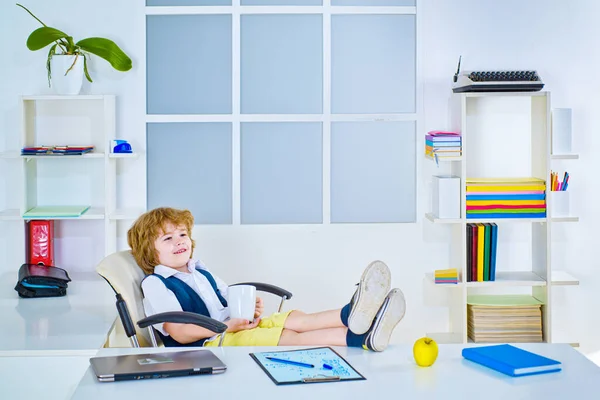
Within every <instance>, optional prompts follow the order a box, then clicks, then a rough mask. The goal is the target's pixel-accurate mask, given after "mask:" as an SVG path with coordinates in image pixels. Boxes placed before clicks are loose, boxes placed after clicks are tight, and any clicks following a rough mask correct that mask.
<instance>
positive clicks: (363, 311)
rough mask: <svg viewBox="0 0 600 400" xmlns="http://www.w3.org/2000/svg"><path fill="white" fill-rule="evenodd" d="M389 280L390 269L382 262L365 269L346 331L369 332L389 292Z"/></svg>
mask: <svg viewBox="0 0 600 400" xmlns="http://www.w3.org/2000/svg"><path fill="white" fill-rule="evenodd" d="M391 280H392V276H391V273H390V269H389V268H388V266H387V265H386V264H385V263H384V262H382V261H373V262H372V263H371V264H369V265H368V266H367V268H365V270H364V272H363V274H362V276H361V278H360V284H359V285H358V291H357V293H356V298H355V301H354V306H353V307H352V311H351V312H350V316H349V317H348V329H350V330H351V331H352V332H353V333H355V334H357V335H362V334H363V333H365V332H366V331H368V330H369V328H370V327H371V324H372V323H373V318H375V315H376V314H377V311H379V308H380V307H381V305H382V304H383V301H384V300H385V298H386V296H387V294H388V292H389V290H390V286H391Z"/></svg>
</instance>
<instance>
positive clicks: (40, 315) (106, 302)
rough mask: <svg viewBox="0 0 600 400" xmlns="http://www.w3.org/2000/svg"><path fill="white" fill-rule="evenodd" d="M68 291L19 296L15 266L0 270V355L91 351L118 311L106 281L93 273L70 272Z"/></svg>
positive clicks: (105, 334)
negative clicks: (53, 294) (45, 295)
mask: <svg viewBox="0 0 600 400" xmlns="http://www.w3.org/2000/svg"><path fill="white" fill-rule="evenodd" d="M70 277H71V279H72V281H71V282H69V287H68V289H67V295H66V296H63V297H48V298H36V299H23V298H20V297H19V296H18V294H17V292H16V291H15V290H14V287H15V285H16V283H17V271H14V272H5V273H3V274H2V275H0V315H2V322H1V325H0V328H1V329H0V356H3V355H35V354H43V353H44V352H46V353H48V352H50V353H55V354H72V355H75V354H95V352H96V351H97V350H98V349H99V348H101V347H102V346H103V344H104V342H105V341H106V338H107V335H108V333H109V331H110V328H111V326H112V324H113V322H114V321H115V318H116V317H117V311H116V308H115V297H114V294H113V292H112V290H111V288H110V286H109V285H108V284H107V283H106V282H105V281H103V280H102V278H101V277H99V276H98V275H97V274H95V273H91V272H90V273H70Z"/></svg>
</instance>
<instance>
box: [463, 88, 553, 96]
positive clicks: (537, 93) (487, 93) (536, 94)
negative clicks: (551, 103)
mask: <svg viewBox="0 0 600 400" xmlns="http://www.w3.org/2000/svg"><path fill="white" fill-rule="evenodd" d="M457 94H460V95H463V96H464V97H544V96H547V94H548V92H546V91H541V90H540V91H537V92H465V93H457Z"/></svg>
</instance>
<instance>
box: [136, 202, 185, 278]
mask: <svg viewBox="0 0 600 400" xmlns="http://www.w3.org/2000/svg"><path fill="white" fill-rule="evenodd" d="M169 223H171V224H173V225H174V226H180V225H183V226H185V228H186V229H187V231H188V235H189V236H190V240H191V241H192V251H191V252H190V258H191V257H192V254H193V252H194V247H195V246H196V242H195V241H194V240H193V239H192V228H193V226H194V217H193V216H192V213H191V212H190V211H189V210H178V209H176V208H171V207H159V208H155V209H153V210H150V211H148V212H146V213H144V214H142V215H141V216H140V217H139V218H138V219H137V220H136V221H135V222H134V223H133V225H132V226H131V228H129V230H128V231H127V243H128V244H129V247H131V253H132V254H133V258H135V261H136V262H137V264H138V265H139V267H140V268H141V269H142V271H144V273H145V274H146V275H150V274H152V273H154V267H155V266H157V265H158V264H160V263H159V261H158V252H157V251H156V247H155V246H154V242H155V241H156V238H158V236H159V235H160V234H161V232H164V231H165V230H166V226H167V224H169Z"/></svg>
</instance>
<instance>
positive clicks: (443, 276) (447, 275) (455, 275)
mask: <svg viewBox="0 0 600 400" xmlns="http://www.w3.org/2000/svg"><path fill="white" fill-rule="evenodd" d="M435 277H436V278H456V277H458V274H435Z"/></svg>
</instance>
